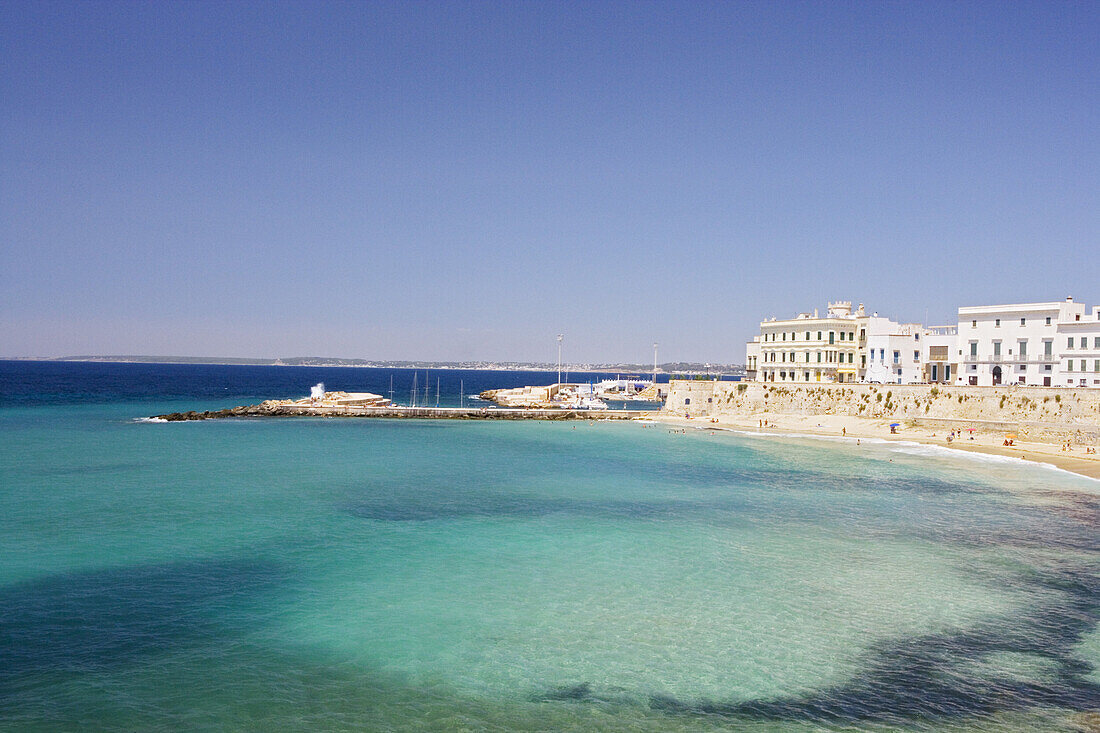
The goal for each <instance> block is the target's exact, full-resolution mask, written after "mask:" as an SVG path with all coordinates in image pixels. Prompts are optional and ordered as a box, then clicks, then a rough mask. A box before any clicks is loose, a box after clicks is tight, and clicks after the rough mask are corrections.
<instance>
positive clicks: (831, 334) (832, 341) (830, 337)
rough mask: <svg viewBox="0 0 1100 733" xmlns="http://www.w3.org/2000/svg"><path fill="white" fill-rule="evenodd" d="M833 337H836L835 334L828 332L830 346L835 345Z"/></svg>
mask: <svg viewBox="0 0 1100 733" xmlns="http://www.w3.org/2000/svg"><path fill="white" fill-rule="evenodd" d="M835 336H836V332H834V331H829V343H830V344H832V343H836V338H835Z"/></svg>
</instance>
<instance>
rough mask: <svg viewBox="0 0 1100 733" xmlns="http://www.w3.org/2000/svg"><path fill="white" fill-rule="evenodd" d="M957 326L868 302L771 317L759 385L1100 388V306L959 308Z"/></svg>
mask: <svg viewBox="0 0 1100 733" xmlns="http://www.w3.org/2000/svg"><path fill="white" fill-rule="evenodd" d="M958 314H959V323H958V325H957V326H936V327H933V328H926V327H924V326H922V325H921V324H919V323H897V322H895V321H892V320H890V319H889V318H882V317H880V316H879V315H878V313H872V314H867V313H866V311H865V310H864V308H863V304H862V303H861V304H860V305H859V307H858V308H857V309H856V311H855V312H853V311H852V304H851V302H850V301H837V302H833V303H829V309H828V311H827V313H826V315H824V316H819V315H818V313H817V311H816V310H815V311H814V312H813V313H799V314H798V316H796V317H795V318H790V319H786V320H782V321H781V320H777V319H775V318H770V319H768V320H765V321H762V322H761V323H760V335H758V336H755V337H753V340H752V341H750V342H749V343H747V344H746V348H745V354H746V360H745V363H746V368H747V370H748V372H749V378H750V379H755V380H756V381H761V382H804V383H805V382H808V383H818V382H820V383H838V382H839V383H851V382H875V383H881V384H919V383H930V382H931V383H938V384H966V385H975V386H986V387H991V386H996V385H1002V384H1025V385H1029V386H1048V387H1051V386H1053V387H1096V388H1100V306H1095V307H1093V308H1092V310H1091V312H1090V311H1089V309H1088V308H1087V307H1086V306H1085V305H1084V304H1083V303H1077V302H1074V300H1073V298H1066V299H1065V300H1064V301H1054V302H1050V303H1010V304H1005V305H984V306H966V307H964V308H959V311H958Z"/></svg>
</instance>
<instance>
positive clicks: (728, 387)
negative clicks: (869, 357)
mask: <svg viewBox="0 0 1100 733" xmlns="http://www.w3.org/2000/svg"><path fill="white" fill-rule="evenodd" d="M665 412H666V413H671V414H674V415H680V416H687V415H690V416H692V417H703V416H721V415H731V416H738V417H744V418H754V419H755V418H763V417H766V416H767V415H770V414H774V415H847V416H851V417H863V418H870V419H879V420H896V421H897V422H906V421H908V422H909V424H913V425H927V426H930V427H941V426H942V427H944V428H946V429H951V428H957V427H962V426H963V423H965V426H966V427H974V428H976V429H978V430H984V431H989V432H995V431H1009V432H1015V433H1017V434H1018V435H1019V437H1020V439H1022V440H1026V439H1029V438H1030V439H1032V440H1038V441H1043V442H1059V441H1061V440H1069V439H1072V440H1076V441H1079V442H1094V443H1095V442H1100V390H1096V389H1087V388H1085V389H1080V388H1077V389H1075V388H1072V387H1065V388H1063V387H1020V386H1003V387H971V386H945V385H930V384H929V385H924V384H922V385H890V384H835V385H834V384H828V385H825V384H822V385H818V384H774V383H770V382H769V383H764V382H716V381H707V382H697V381H686V380H674V381H673V382H672V383H671V386H670V394H669V398H668V401H667V402H666V403H665Z"/></svg>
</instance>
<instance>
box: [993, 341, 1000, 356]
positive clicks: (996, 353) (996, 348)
mask: <svg viewBox="0 0 1100 733" xmlns="http://www.w3.org/2000/svg"><path fill="white" fill-rule="evenodd" d="M1000 355H1001V342H1000V341H994V342H993V356H1000Z"/></svg>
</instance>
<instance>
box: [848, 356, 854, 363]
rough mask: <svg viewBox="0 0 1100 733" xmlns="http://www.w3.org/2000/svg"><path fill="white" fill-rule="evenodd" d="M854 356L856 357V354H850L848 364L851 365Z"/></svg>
mask: <svg viewBox="0 0 1100 733" xmlns="http://www.w3.org/2000/svg"><path fill="white" fill-rule="evenodd" d="M854 356H855V354H848V363H849V364H851V363H852V357H854Z"/></svg>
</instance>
